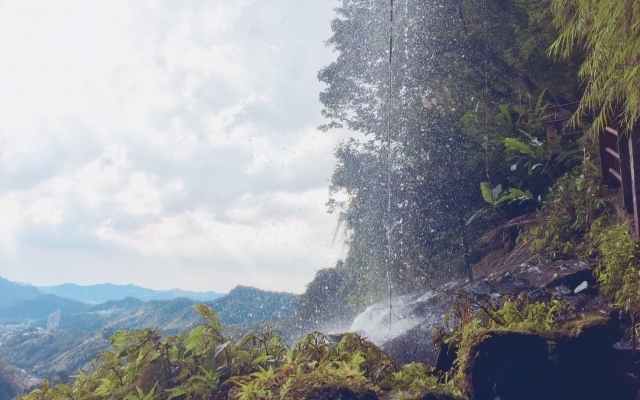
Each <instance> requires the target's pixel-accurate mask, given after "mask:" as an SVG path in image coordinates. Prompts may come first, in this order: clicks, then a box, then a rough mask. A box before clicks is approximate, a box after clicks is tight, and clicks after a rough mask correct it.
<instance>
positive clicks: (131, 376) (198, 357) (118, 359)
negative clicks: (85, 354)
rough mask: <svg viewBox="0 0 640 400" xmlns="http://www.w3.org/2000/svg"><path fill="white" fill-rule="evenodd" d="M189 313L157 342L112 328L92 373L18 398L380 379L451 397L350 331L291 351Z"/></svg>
mask: <svg viewBox="0 0 640 400" xmlns="http://www.w3.org/2000/svg"><path fill="white" fill-rule="evenodd" d="M194 308H195V309H196V311H197V312H198V313H199V314H200V315H201V316H202V317H203V318H204V320H205V322H204V324H202V325H199V326H198V327H196V328H194V329H193V330H192V331H191V332H189V334H187V335H182V336H177V337H176V336H169V337H167V338H164V339H163V338H162V337H161V336H160V335H159V333H158V331H157V330H154V329H142V330H138V331H134V332H128V331H118V332H116V333H115V334H114V335H113V336H112V338H111V345H112V350H111V351H102V352H101V353H100V354H99V355H98V356H97V357H96V358H95V359H94V370H93V372H91V373H89V374H85V373H83V372H79V373H78V375H76V376H75V378H76V380H75V382H74V383H73V385H71V386H67V385H57V386H55V387H51V385H50V382H49V381H47V380H45V381H44V382H43V384H42V388H41V389H37V390H34V391H32V392H31V393H29V394H27V395H24V396H22V397H21V399H22V400H98V399H125V400H169V399H203V400H204V399H219V398H229V399H237V400H250V399H272V398H279V399H301V398H306V397H307V396H309V395H311V394H313V393H314V392H317V391H322V390H325V391H326V390H332V389H336V390H337V389H348V390H350V391H353V392H355V393H364V392H366V391H376V392H377V391H380V388H379V386H378V385H379V384H381V383H382V382H383V381H384V382H386V385H389V382H391V387H392V388H393V389H395V390H398V391H400V392H401V393H405V392H406V393H405V394H407V396H409V397H407V398H415V395H416V394H417V393H418V392H420V391H422V392H423V393H424V392H425V391H431V392H437V393H445V392H446V393H454V394H455V393H458V394H459V392H456V389H455V388H454V387H453V386H451V385H440V384H438V383H437V382H436V381H435V380H434V379H435V378H433V376H432V374H431V370H430V369H428V368H426V367H424V366H417V365H411V366H408V367H405V368H403V369H400V368H399V367H398V365H397V364H396V362H395V360H394V359H393V358H392V357H391V356H389V355H388V354H386V353H385V352H383V351H382V350H380V349H379V348H378V347H376V346H375V345H374V344H373V343H371V342H370V341H369V340H367V339H364V338H362V337H360V336H358V335H357V334H355V333H347V334H344V335H343V337H342V340H341V341H340V342H339V343H331V342H330V341H329V340H328V339H327V338H326V337H325V336H324V335H323V334H321V333H319V332H314V333H311V334H309V335H307V336H305V337H304V338H302V339H301V340H300V341H299V342H298V343H296V344H295V345H294V346H293V348H292V349H289V348H287V346H286V343H285V342H284V340H283V339H282V338H281V337H279V336H277V335H274V334H272V333H270V332H266V333H264V334H262V335H257V334H254V333H250V334H247V335H245V336H244V337H243V338H242V339H241V340H240V341H238V342H235V341H233V340H230V339H228V338H225V337H224V336H223V335H222V333H221V330H220V329H221V325H220V320H219V317H218V315H217V313H216V312H215V311H214V310H213V309H211V308H210V307H209V306H207V305H199V306H196V307H194ZM412 396H413V397H412Z"/></svg>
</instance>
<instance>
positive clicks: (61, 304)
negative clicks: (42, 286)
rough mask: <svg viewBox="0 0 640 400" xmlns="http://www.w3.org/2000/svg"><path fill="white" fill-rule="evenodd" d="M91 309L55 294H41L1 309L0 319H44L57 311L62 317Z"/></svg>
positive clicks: (88, 306) (81, 303)
mask: <svg viewBox="0 0 640 400" xmlns="http://www.w3.org/2000/svg"><path fill="white" fill-rule="evenodd" d="M90 307H91V306H90V305H88V304H86V303H83V302H81V301H76V300H69V299H64V298H62V297H58V296H56V295H55V294H41V295H40V296H38V297H34V298H32V299H28V300H24V301H21V302H19V303H15V304H12V305H10V306H7V307H2V308H0V319H5V320H12V319H19V320H25V319H36V320H37V319H44V318H47V316H48V315H49V314H51V313H52V312H55V311H56V310H60V311H61V312H62V316H68V315H72V314H78V313H81V312H84V311H87V310H88V309H89V308H90Z"/></svg>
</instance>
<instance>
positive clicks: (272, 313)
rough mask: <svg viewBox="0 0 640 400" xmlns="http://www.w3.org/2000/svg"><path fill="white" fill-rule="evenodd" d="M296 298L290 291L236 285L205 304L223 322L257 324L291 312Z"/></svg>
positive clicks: (227, 323)
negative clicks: (223, 294) (268, 290)
mask: <svg viewBox="0 0 640 400" xmlns="http://www.w3.org/2000/svg"><path fill="white" fill-rule="evenodd" d="M297 298H298V296H297V295H295V294H291V293H285V292H267V291H264V290H260V289H256V288H252V287H247V286H236V287H235V288H234V289H232V290H231V291H230V292H229V294H228V295H226V296H224V297H221V298H219V299H217V300H214V301H210V302H207V303H206V304H208V305H210V306H211V308H213V309H214V310H216V311H217V312H218V315H219V316H220V321H222V323H223V324H226V325H235V324H247V323H249V324H257V323H260V322H264V321H267V320H273V319H278V318H281V317H283V316H285V315H288V314H291V313H292V312H293V311H294V306H293V303H294V301H295V300H296V299H297Z"/></svg>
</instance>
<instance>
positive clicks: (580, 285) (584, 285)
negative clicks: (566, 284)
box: [573, 281, 589, 294]
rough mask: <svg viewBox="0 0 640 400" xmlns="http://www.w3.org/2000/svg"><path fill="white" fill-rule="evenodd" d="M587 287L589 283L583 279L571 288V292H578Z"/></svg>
mask: <svg viewBox="0 0 640 400" xmlns="http://www.w3.org/2000/svg"><path fill="white" fill-rule="evenodd" d="M588 287H589V284H588V283H587V281H584V282H582V283H581V284H579V285H578V286H577V287H576V288H575V289H573V293H575V294H578V293H580V292H582V291H583V290H585V289H586V288H588Z"/></svg>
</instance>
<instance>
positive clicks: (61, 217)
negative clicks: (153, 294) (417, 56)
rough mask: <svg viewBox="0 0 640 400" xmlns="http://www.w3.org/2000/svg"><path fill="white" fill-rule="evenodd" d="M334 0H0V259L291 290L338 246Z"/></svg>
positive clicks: (51, 271)
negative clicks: (329, 124) (324, 103)
mask: <svg viewBox="0 0 640 400" xmlns="http://www.w3.org/2000/svg"><path fill="white" fill-rule="evenodd" d="M332 6H333V5H332V4H331V3H330V2H329V3H328V2H326V1H323V0H314V1H310V2H305V3H304V6H301V4H300V3H299V2H295V1H293V0H276V1H273V2H260V1H257V0H253V1H238V2H223V1H213V2H190V3H184V2H172V1H165V2H156V1H153V2H152V1H140V2H129V1H120V0H110V1H104V0H89V1H80V0H64V1H59V2H55V3H53V2H46V1H41V2H35V3H34V2H4V3H0V52H2V54H3V58H2V61H0V107H1V108H2V110H3V111H2V113H0V276H4V277H7V278H9V279H14V280H19V281H27V282H32V283H34V284H45V283H46V284H56V283H62V282H77V283H81V284H92V283H100V282H107V281H108V282H114V283H135V284H138V285H142V286H147V287H154V288H162V289H169V288H172V287H181V288H183V289H191V290H217V291H228V290H229V289H231V288H232V287H234V286H236V285H238V284H245V285H253V286H257V287H260V288H263V289H274V290H288V291H296V292H300V291H302V290H304V286H305V284H306V283H307V282H308V281H309V280H310V279H311V278H312V277H313V275H314V273H315V271H316V270H318V269H320V268H325V267H330V266H332V265H333V264H334V263H335V261H336V260H337V259H338V258H339V257H341V256H343V249H342V246H341V245H340V244H337V245H336V244H333V245H332V243H331V242H332V236H333V231H334V228H335V224H336V218H335V216H334V215H329V214H327V213H326V207H325V203H326V200H327V194H328V193H327V190H328V189H327V188H328V185H329V177H330V175H331V172H332V170H333V156H332V153H333V149H334V148H335V146H336V144H337V143H338V141H339V140H341V139H342V138H344V137H345V135H346V133H345V132H338V131H336V132H330V133H323V132H319V131H318V130H317V129H316V127H317V126H318V125H320V124H322V123H323V122H324V121H323V120H322V117H321V116H320V109H321V105H320V104H319V102H318V93H319V92H320V90H322V88H323V86H322V85H321V84H320V83H318V82H317V80H316V74H317V71H318V69H320V68H322V67H323V66H325V65H327V64H328V63H330V62H331V61H332V59H333V57H334V55H333V54H332V53H331V51H330V49H327V48H326V47H324V42H325V40H326V39H328V38H329V36H330V35H331V32H330V20H331V19H332V18H333V17H334V14H333V11H332Z"/></svg>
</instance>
